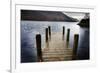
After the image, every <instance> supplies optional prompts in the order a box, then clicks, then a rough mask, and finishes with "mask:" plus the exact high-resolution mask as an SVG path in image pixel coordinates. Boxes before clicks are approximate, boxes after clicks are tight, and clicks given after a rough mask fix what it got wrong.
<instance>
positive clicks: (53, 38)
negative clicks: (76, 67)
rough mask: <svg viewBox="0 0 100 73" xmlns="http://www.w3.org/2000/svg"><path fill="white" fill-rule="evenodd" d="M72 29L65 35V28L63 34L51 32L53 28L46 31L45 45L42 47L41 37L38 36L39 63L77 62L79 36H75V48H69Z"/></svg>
mask: <svg viewBox="0 0 100 73" xmlns="http://www.w3.org/2000/svg"><path fill="white" fill-rule="evenodd" d="M69 37H70V29H67V35H65V27H63V32H51V27H50V26H49V27H48V28H46V29H45V43H44V47H41V35H40V34H37V35H36V43H37V56H38V61H39V62H48V61H68V60H75V59H76V57H77V56H76V55H77V46H78V38H79V35H78V34H75V35H74V42H73V43H74V45H73V48H70V47H69V41H70V40H69Z"/></svg>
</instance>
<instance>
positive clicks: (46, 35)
mask: <svg viewBox="0 0 100 73" xmlns="http://www.w3.org/2000/svg"><path fill="white" fill-rule="evenodd" d="M45 38H46V42H48V28H46V29H45Z"/></svg>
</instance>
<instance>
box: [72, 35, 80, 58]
mask: <svg viewBox="0 0 100 73" xmlns="http://www.w3.org/2000/svg"><path fill="white" fill-rule="evenodd" d="M78 39H79V35H78V34H75V35H74V44H73V56H72V60H75V59H77V48H78Z"/></svg>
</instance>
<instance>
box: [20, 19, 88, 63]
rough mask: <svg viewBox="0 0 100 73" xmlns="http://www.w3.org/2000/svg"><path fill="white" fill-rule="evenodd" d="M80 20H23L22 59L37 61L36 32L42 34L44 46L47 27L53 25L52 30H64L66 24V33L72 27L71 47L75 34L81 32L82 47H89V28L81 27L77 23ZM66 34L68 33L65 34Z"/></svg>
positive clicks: (80, 42)
mask: <svg viewBox="0 0 100 73" xmlns="http://www.w3.org/2000/svg"><path fill="white" fill-rule="evenodd" d="M77 23H78V22H43V21H38V22H37V21H21V61H22V62H35V61H37V59H36V40H35V36H36V34H38V33H40V34H41V36H42V47H43V46H44V43H45V28H48V26H51V32H62V27H63V26H65V33H67V29H68V28H70V42H69V47H70V48H72V47H73V39H74V34H79V46H78V49H79V51H80V48H85V49H86V48H89V29H88V28H81V27H79V26H78V25H76V24H77ZM65 35H66V34H65Z"/></svg>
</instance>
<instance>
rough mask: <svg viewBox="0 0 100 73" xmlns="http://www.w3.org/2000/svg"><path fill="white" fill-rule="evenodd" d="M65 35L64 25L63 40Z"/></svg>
mask: <svg viewBox="0 0 100 73" xmlns="http://www.w3.org/2000/svg"><path fill="white" fill-rule="evenodd" d="M64 35H65V27H64V26H63V40H64Z"/></svg>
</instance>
